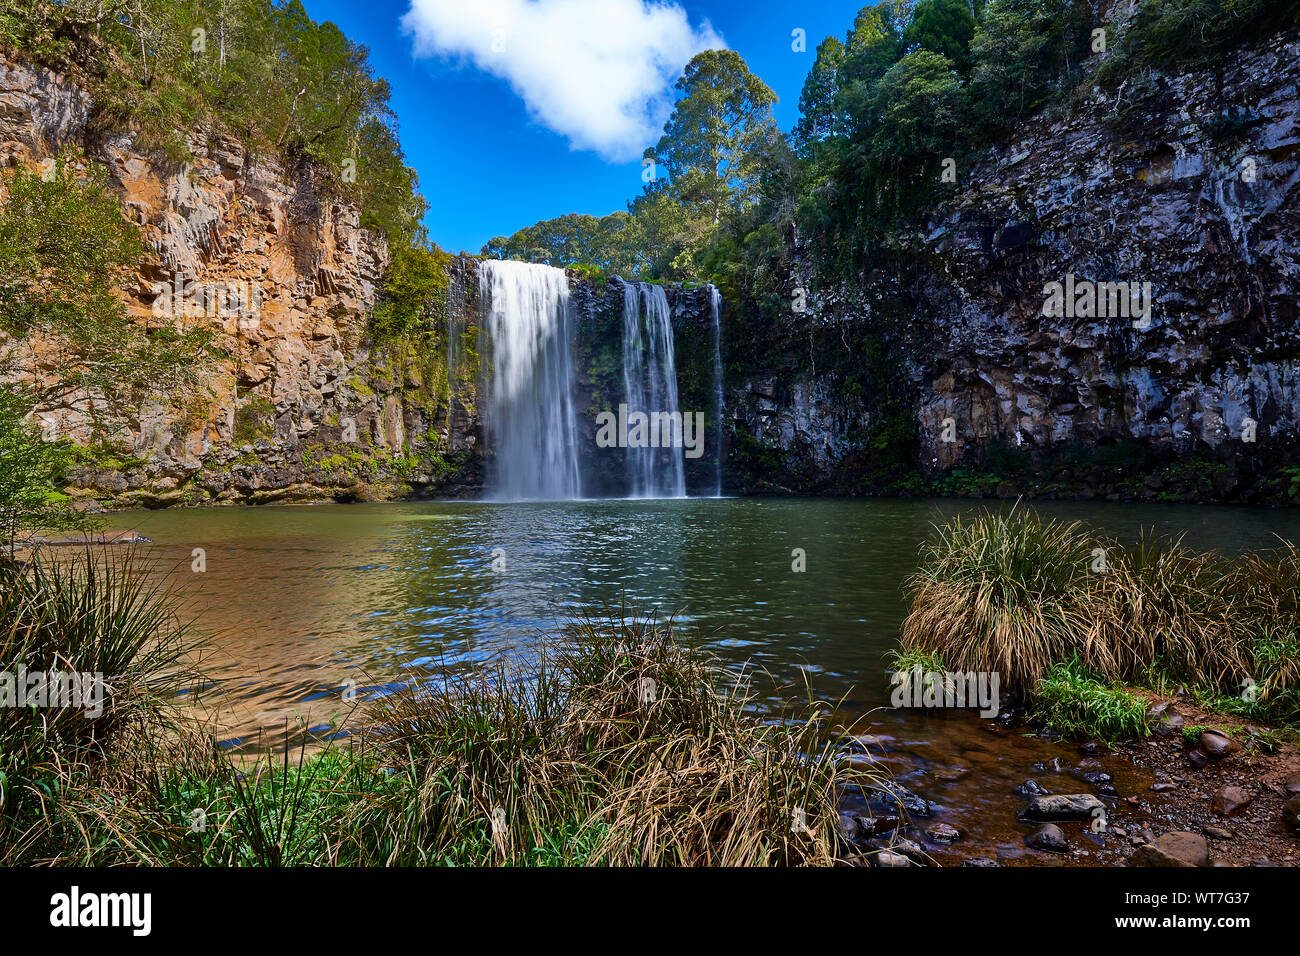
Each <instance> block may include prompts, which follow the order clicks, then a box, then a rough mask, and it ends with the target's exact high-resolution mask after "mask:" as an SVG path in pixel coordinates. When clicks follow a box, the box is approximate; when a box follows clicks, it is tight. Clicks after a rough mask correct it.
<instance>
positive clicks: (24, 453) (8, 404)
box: [0, 388, 79, 549]
mask: <svg viewBox="0 0 1300 956" xmlns="http://www.w3.org/2000/svg"><path fill="white" fill-rule="evenodd" d="M30 411H31V408H30V405H29V403H28V402H27V401H26V400H24V399H23V398H21V397H20V396H18V395H17V394H16V393H14V392H13V391H12V390H10V389H7V388H0V544H3V545H5V546H7V547H9V548H11V549H12V547H13V542H14V538H15V536H16V535H17V534H18V532H20V531H26V530H32V529H43V528H50V527H65V526H73V525H75V524H76V523H77V522H78V520H79V519H78V517H77V515H76V514H75V513H74V512H72V511H71V510H70V509H69V507H68V500H67V497H66V496H65V495H63V494H61V493H60V492H59V488H60V486H61V482H62V479H63V475H64V473H65V472H66V471H67V470H68V468H69V467H70V465H71V463H72V452H71V450H70V449H69V447H68V445H67V443H66V442H54V441H45V440H44V436H43V435H42V430H41V428H40V427H39V426H38V425H36V424H34V423H33V422H31V421H28V420H27V418H26V417H25V416H26V415H27V414H28V413H29V412H30Z"/></svg>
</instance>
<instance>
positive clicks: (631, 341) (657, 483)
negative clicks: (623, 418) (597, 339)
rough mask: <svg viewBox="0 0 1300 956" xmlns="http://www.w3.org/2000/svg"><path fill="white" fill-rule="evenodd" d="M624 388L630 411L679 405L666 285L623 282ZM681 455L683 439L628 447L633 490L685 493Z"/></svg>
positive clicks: (670, 409)
mask: <svg viewBox="0 0 1300 956" xmlns="http://www.w3.org/2000/svg"><path fill="white" fill-rule="evenodd" d="M623 390H624V394H625V396H626V398H625V401H626V402H627V407H628V410H629V411H641V412H645V413H647V414H651V413H654V412H659V413H670V414H671V413H675V412H678V411H679V409H678V407H677V363H676V359H675V358H674V356H673V324H672V314H671V311H670V309H669V308H668V296H667V295H666V294H665V293H664V289H663V286H658V285H651V284H649V283H647V282H637V283H632V282H624V283H623ZM682 456H683V450H682V448H681V445H680V443H678V446H677V447H675V448H632V447H629V448H628V449H627V471H628V484H629V488H628V496H629V497H632V498H683V497H685V496H686V471H685V462H684V460H683V457H682Z"/></svg>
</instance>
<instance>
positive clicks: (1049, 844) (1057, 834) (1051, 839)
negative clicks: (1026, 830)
mask: <svg viewBox="0 0 1300 956" xmlns="http://www.w3.org/2000/svg"><path fill="white" fill-rule="evenodd" d="M1025 842H1026V843H1027V844H1029V845H1030V846H1032V847H1033V848H1034V849H1035V850H1046V851H1047V852H1049V853H1065V852H1066V851H1067V850H1069V849H1070V843H1069V841H1068V840H1066V839H1065V833H1064V831H1063V830H1062V829H1061V828H1060V827H1058V826H1057V825H1056V824H1055V823H1044V824H1043V825H1042V826H1041V827H1039V828H1038V829H1037V830H1035V831H1034V832H1033V833H1031V834H1029V836H1027V837H1025Z"/></svg>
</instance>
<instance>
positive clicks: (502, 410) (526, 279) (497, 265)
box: [479, 260, 581, 501]
mask: <svg viewBox="0 0 1300 956" xmlns="http://www.w3.org/2000/svg"><path fill="white" fill-rule="evenodd" d="M479 290H480V293H481V295H482V299H483V303H484V315H485V319H484V327H485V330H486V332H487V339H488V344H489V346H490V349H491V358H490V360H489V361H488V362H485V363H484V368H485V370H486V369H488V368H490V369H491V373H490V374H488V375H487V378H486V382H485V386H486V389H487V395H488V405H487V414H486V417H485V424H486V430H487V434H488V441H489V447H491V448H492V449H493V450H494V451H495V455H494V456H493V457H492V458H491V459H490V466H489V469H490V470H489V474H488V487H489V489H490V494H491V495H492V496H493V497H496V498H501V499H506V500H513V501H520V500H557V499H568V498H577V497H579V496H580V495H581V483H580V480H579V477H578V437H577V422H576V418H575V415H574V409H573V369H572V365H571V362H570V359H569V334H568V332H569V282H568V279H567V278H565V275H564V270H563V269H556V268H553V267H552V266H542V265H534V264H532V263H527V262H511V261H501V260H487V261H485V262H483V263H481V265H480V271H479Z"/></svg>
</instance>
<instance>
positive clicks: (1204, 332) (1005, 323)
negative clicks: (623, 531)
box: [729, 37, 1300, 502]
mask: <svg viewBox="0 0 1300 956" xmlns="http://www.w3.org/2000/svg"><path fill="white" fill-rule="evenodd" d="M946 188H947V189H949V190H952V193H951V195H950V196H949V197H947V198H946V199H944V200H942V202H941V204H940V205H939V206H937V207H936V209H935V212H934V213H933V214H932V215H931V216H930V217H929V218H928V221H927V222H926V223H925V226H924V228H921V229H919V230H916V231H914V232H911V233H909V234H906V235H900V236H899V237H898V241H899V246H900V247H901V250H902V252H901V254H900V258H902V259H904V260H906V262H907V263H908V266H907V269H906V271H905V272H890V271H888V270H884V271H880V272H875V273H871V274H868V275H867V276H866V277H864V280H863V281H861V282H858V283H853V284H847V285H846V284H839V285H831V286H824V287H821V288H819V287H818V285H817V282H816V281H815V279H814V278H813V277H812V270H811V269H810V268H808V267H807V266H808V263H807V261H806V258H805V259H804V260H803V262H802V267H796V269H795V270H794V272H793V274H792V275H791V276H790V277H789V287H790V291H791V296H792V301H793V300H794V298H795V297H796V294H795V290H796V289H797V288H799V287H804V288H807V289H808V290H809V291H808V293H807V295H808V298H807V312H806V313H802V314H797V313H794V312H791V314H790V315H789V316H788V317H787V318H786V319H785V320H783V321H782V322H781V323H780V326H779V331H778V332H777V333H776V335H775V336H774V338H773V341H772V342H769V343H768V344H767V347H766V352H767V354H768V355H770V356H772V359H770V360H769V361H767V362H764V361H763V360H762V357H761V355H759V350H755V354H754V356H753V357H752V366H751V367H749V368H747V369H745V370H744V371H743V372H738V371H737V370H736V369H734V368H733V370H732V375H731V377H730V385H731V394H730V400H729V406H730V407H731V408H732V410H733V414H734V418H735V421H734V432H735V434H734V438H733V441H734V443H735V445H736V447H737V452H738V455H737V457H736V460H735V462H734V463H733V474H734V480H735V483H736V484H737V486H739V487H741V488H746V487H747V488H750V489H753V490H761V489H763V488H770V487H783V488H787V489H790V490H796V491H823V492H824V491H835V492H842V493H855V492H859V491H862V490H864V488H863V481H864V478H863V475H864V474H866V473H867V472H869V468H868V467H867V460H868V459H869V458H870V457H871V455H872V453H873V452H872V448H873V439H880V438H881V436H882V430H883V429H884V428H885V427H886V425H887V424H888V425H889V426H890V427H892V428H893V432H892V433H891V439H897V438H898V435H899V433H900V432H902V433H904V434H905V437H906V438H907V439H909V440H910V441H911V442H912V444H911V447H910V449H909V452H908V455H909V457H910V458H911V463H912V464H913V466H914V467H915V468H916V469H917V473H918V474H919V475H921V476H924V480H929V481H935V482H937V483H936V484H931V485H928V486H926V487H929V488H937V489H939V490H948V491H953V492H956V493H968V494H979V495H984V494H989V495H993V494H1001V495H1015V494H1023V493H1030V494H1046V495H1062V496H1076V495H1077V496H1082V497H1103V498H1112V499H1114V498H1139V499H1153V498H1154V499H1159V498H1167V499H1171V500H1172V499H1198V500H1240V501H1272V502H1279V501H1289V500H1300V499H1298V498H1297V492H1300V481H1296V480H1295V477H1296V475H1300V468H1297V467H1296V465H1297V464H1300V457H1298V456H1297V453H1296V448H1297V440H1298V436H1300V324H1298V322H1297V296H1298V294H1300V262H1298V258H1300V247H1298V246H1297V236H1300V42H1298V41H1297V40H1296V38H1295V37H1290V38H1284V39H1279V40H1277V41H1275V42H1273V43H1271V44H1269V45H1266V46H1264V47H1261V48H1257V49H1254V50H1250V51H1246V52H1244V53H1242V54H1240V55H1239V56H1236V57H1235V58H1233V59H1230V60H1226V61H1224V62H1222V63H1219V64H1217V65H1216V67H1215V68H1214V69H1207V70H1202V71H1200V72H1194V73H1189V74H1185V75H1180V76H1167V77H1166V76H1157V77H1155V78H1154V79H1153V80H1152V81H1151V82H1150V83H1148V84H1146V85H1145V86H1144V87H1143V88H1141V89H1138V90H1134V89H1132V88H1129V89H1124V88H1121V89H1120V90H1119V91H1118V92H1117V94H1111V93H1106V92H1103V91H1102V90H1100V89H1093V90H1091V91H1089V92H1088V93H1087V95H1084V96H1077V95H1076V97H1075V99H1074V101H1073V102H1072V103H1071V104H1070V106H1069V108H1068V109H1067V108H1064V107H1063V108H1061V109H1060V110H1057V111H1053V112H1050V113H1048V114H1045V115H1043V116H1042V117H1040V118H1038V119H1036V120H1034V121H1033V122H1029V123H1026V124H1024V125H1023V126H1022V127H1020V128H1018V129H1017V130H1016V131H1014V133H1013V134H1012V135H1011V136H1010V138H1009V139H1008V140H1006V141H1005V142H1004V143H1003V144H1002V146H1001V147H1000V148H999V149H997V150H994V151H991V152H987V153H985V154H983V155H982V156H980V157H979V159H978V161H977V162H976V163H975V164H974V165H972V166H970V167H969V168H965V169H958V170H957V177H956V183H955V184H954V185H950V186H947V187H946ZM798 259H799V256H798V254H796V260H798ZM1052 282H1060V283H1062V284H1066V283H1067V282H1072V283H1074V284H1075V288H1076V295H1082V294H1083V290H1084V288H1085V287H1086V286H1085V284H1086V283H1089V282H1091V283H1113V282H1127V283H1130V284H1131V285H1132V286H1134V287H1135V288H1136V289H1138V290H1141V289H1142V288H1144V285H1143V284H1145V283H1149V286H1145V288H1149V289H1150V291H1151V294H1152V301H1151V310H1150V314H1149V317H1146V318H1144V317H1142V316H1136V317H1135V316H1133V315H1125V314H1119V310H1118V309H1116V310H1114V313H1115V314H1110V315H1107V314H1104V313H1103V312H1102V311H1100V307H1098V308H1093V309H1091V310H1089V307H1088V305H1087V303H1086V301H1085V300H1080V302H1079V303H1077V304H1078V308H1074V309H1067V310H1065V311H1066V314H1064V315H1045V314H1044V308H1045V305H1046V304H1047V300H1048V298H1049V296H1048V295H1047V294H1046V293H1045V287H1046V286H1047V285H1048V284H1049V283H1052ZM1105 298H1106V297H1105V295H1104V290H1103V296H1102V299H1103V301H1102V302H1101V306H1102V307H1104V306H1106V305H1107V302H1106V301H1105ZM1072 304H1074V303H1072ZM900 306H901V308H900ZM864 327H872V328H873V329H875V334H876V338H875V339H874V346H873V347H880V348H882V349H883V351H882V352H881V353H880V354H879V355H875V354H867V352H866V351H865V350H864V351H863V353H862V354H861V355H860V357H859V358H860V361H862V362H864V363H871V362H873V361H877V362H883V361H888V362H892V363H895V364H896V365H897V366H898V367H899V368H900V369H901V373H900V376H901V379H902V380H903V382H904V390H905V396H904V398H903V399H902V405H903V406H904V407H903V408H902V410H901V412H899V411H898V410H894V411H893V412H892V416H893V417H892V418H890V419H889V421H888V423H887V422H886V418H887V417H888V416H887V414H886V410H885V409H884V408H882V403H881V401H879V399H878V397H877V398H876V399H873V398H872V397H871V396H870V395H867V396H865V397H864V396H863V395H862V394H860V393H858V392H856V391H853V390H848V389H845V388H844V387H842V383H839V382H837V381H836V380H835V378H834V377H833V376H831V375H829V374H823V375H821V376H820V377H819V375H818V373H817V371H816V369H818V368H821V369H823V370H828V369H831V368H834V367H835V366H836V365H837V362H838V363H839V364H841V365H842V364H843V361H842V356H838V355H833V354H832V352H840V351H845V350H848V351H853V350H856V349H860V348H862V340H861V339H860V338H858V337H857V331H859V330H860V329H862V328H864ZM809 343H813V344H811V345H810V344H809ZM881 356H885V357H883V358H882V357H881ZM881 371H884V370H881ZM900 415H901V417H902V420H903V427H901V428H900V427H899V416H900ZM878 444H879V442H877V445H878ZM995 475H996V476H997V477H995ZM940 479H942V480H941V481H940ZM904 490H905V489H904Z"/></svg>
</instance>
